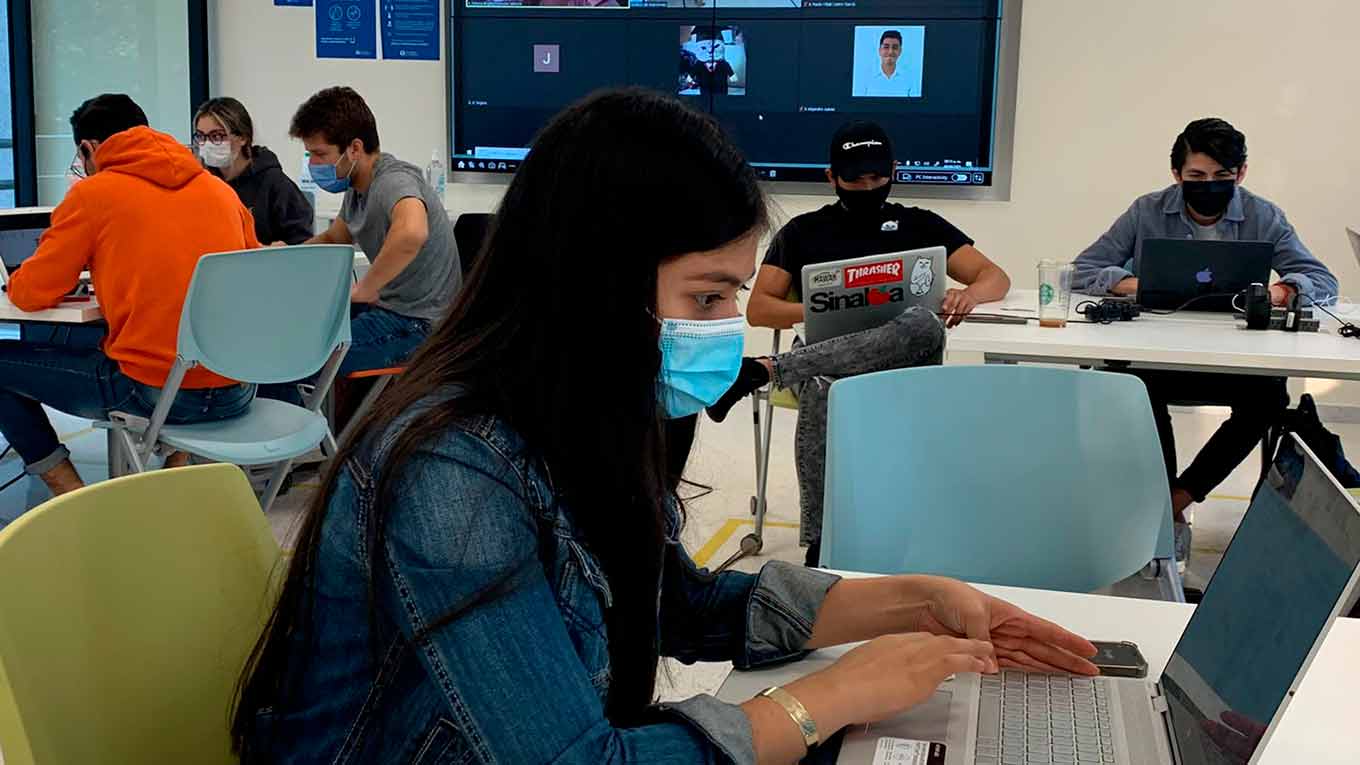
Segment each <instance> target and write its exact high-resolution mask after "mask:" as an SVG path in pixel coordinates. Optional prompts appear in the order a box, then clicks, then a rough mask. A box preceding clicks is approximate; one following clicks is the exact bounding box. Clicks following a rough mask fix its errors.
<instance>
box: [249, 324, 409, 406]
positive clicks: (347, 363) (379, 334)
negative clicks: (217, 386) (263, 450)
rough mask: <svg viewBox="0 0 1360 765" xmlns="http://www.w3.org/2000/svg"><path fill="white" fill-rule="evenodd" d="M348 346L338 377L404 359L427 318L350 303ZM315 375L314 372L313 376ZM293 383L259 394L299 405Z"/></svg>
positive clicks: (265, 388)
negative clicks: (412, 316)
mask: <svg viewBox="0 0 1360 765" xmlns="http://www.w3.org/2000/svg"><path fill="white" fill-rule="evenodd" d="M350 317H351V318H350V322H349V334H350V346H349V353H346V354H345V360H344V361H342V362H340V372H339V374H337V375H336V376H337V377H339V378H343V377H345V375H348V374H350V373H351V372H361V371H364V370H367V369H386V368H388V367H397V366H401V365H402V364H405V363H406V360H407V359H409V358H410V357H411V354H412V353H415V350H416V348H418V347H420V344H421V343H423V342H425V338H427V337H429V336H430V322H428V321H426V320H424V319H413V318H411V317H409V316H402V315H401V314H399V313H393V312H391V311H389V310H387V309H386V308H379V307H377V306H373V305H359V304H354V305H351V306H350ZM313 377H315V376H313ZM311 379H312V378H308V379H307V380H299V381H298V382H296V383H282V384H278V385H263V386H261V387H260V398H272V399H276V400H278V401H287V402H289V403H292V404H296V405H298V406H302V396H301V395H299V394H298V389H297V386H298V384H299V383H307V382H310V381H311Z"/></svg>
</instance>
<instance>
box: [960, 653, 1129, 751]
mask: <svg viewBox="0 0 1360 765" xmlns="http://www.w3.org/2000/svg"><path fill="white" fill-rule="evenodd" d="M1111 692H1112V691H1111V690H1110V688H1109V687H1108V685H1107V684H1106V683H1104V682H1102V681H1101V680H1099V679H1098V678H1089V677H1067V676H1063V675H1040V674H1033V673H1027V672H1017V671H1013V670H1006V671H1003V672H1002V673H1001V674H1000V675H983V676H982V703H981V707H980V709H979V711H978V735H977V758H976V759H975V760H974V763H975V764H976V765H1031V764H1032V763H1037V764H1038V765H1078V764H1081V765H1097V763H1099V764H1100V765H1109V764H1110V763H1113V762H1114V761H1115V760H1114V737H1113V736H1112V735H1111V733H1110V693H1111Z"/></svg>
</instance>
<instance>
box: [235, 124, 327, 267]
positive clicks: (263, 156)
mask: <svg viewBox="0 0 1360 765" xmlns="http://www.w3.org/2000/svg"><path fill="white" fill-rule="evenodd" d="M250 153H251V162H250V166H249V167H247V168H246V171H245V172H244V173H241V174H240V175H239V176H237V177H236V178H235V179H233V180H230V181H227V183H228V184H229V185H230V186H231V187H232V188H233V189H235V191H236V196H238V197H240V198H241V204H243V205H245V206H246V207H247V208H249V209H250V214H251V215H254V216H255V236H257V237H259V239H260V244H263V245H264V246H266V247H268V246H269V245H270V244H273V243H274V242H284V243H285V244H301V243H302V242H305V241H307V240H308V239H310V238H312V226H313V220H314V213H313V212H312V205H311V203H310V202H308V201H307V197H305V196H303V195H302V189H299V188H298V187H297V184H296V183H293V179H292V178H289V177H288V176H287V175H285V174H284V172H283V167H282V166H281V165H279V158H278V157H277V156H275V155H274V152H272V151H270V150H269V149H266V148H265V147H263V146H252V147H251V148H250ZM211 172H212V173H213V174H215V175H217V176H218V177H221V173H219V172H218V171H217V170H211Z"/></svg>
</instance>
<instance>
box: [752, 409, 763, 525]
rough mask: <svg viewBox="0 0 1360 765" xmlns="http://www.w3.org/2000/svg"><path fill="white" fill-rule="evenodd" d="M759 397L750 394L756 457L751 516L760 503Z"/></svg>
mask: <svg viewBox="0 0 1360 765" xmlns="http://www.w3.org/2000/svg"><path fill="white" fill-rule="evenodd" d="M760 397H761V392H760V391H759V390H756V392H754V393H752V394H751V430H752V431H753V432H754V434H755V457H756V476H755V478H756V491H757V493H756V494H752V495H751V515H755V514H756V506H757V503H759V501H760V497H759V488H760V461H761V459H762V455H764V453H765V450H764V445H763V444H761V443H760Z"/></svg>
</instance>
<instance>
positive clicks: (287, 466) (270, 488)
mask: <svg viewBox="0 0 1360 765" xmlns="http://www.w3.org/2000/svg"><path fill="white" fill-rule="evenodd" d="M292 469H293V461H292V460H284V461H283V462H279V463H277V464H275V465H274V469H273V471H271V472H270V474H269V480H268V481H267V482H266V483H265V485H264V493H262V494H261V495H260V509H261V510H263V511H264V512H266V513H267V512H269V508H270V507H272V506H273V504H274V500H275V499H278V496H279V488H280V487H281V486H283V481H284V479H286V478H287V477H288V472H289V471H290V470H292Z"/></svg>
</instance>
